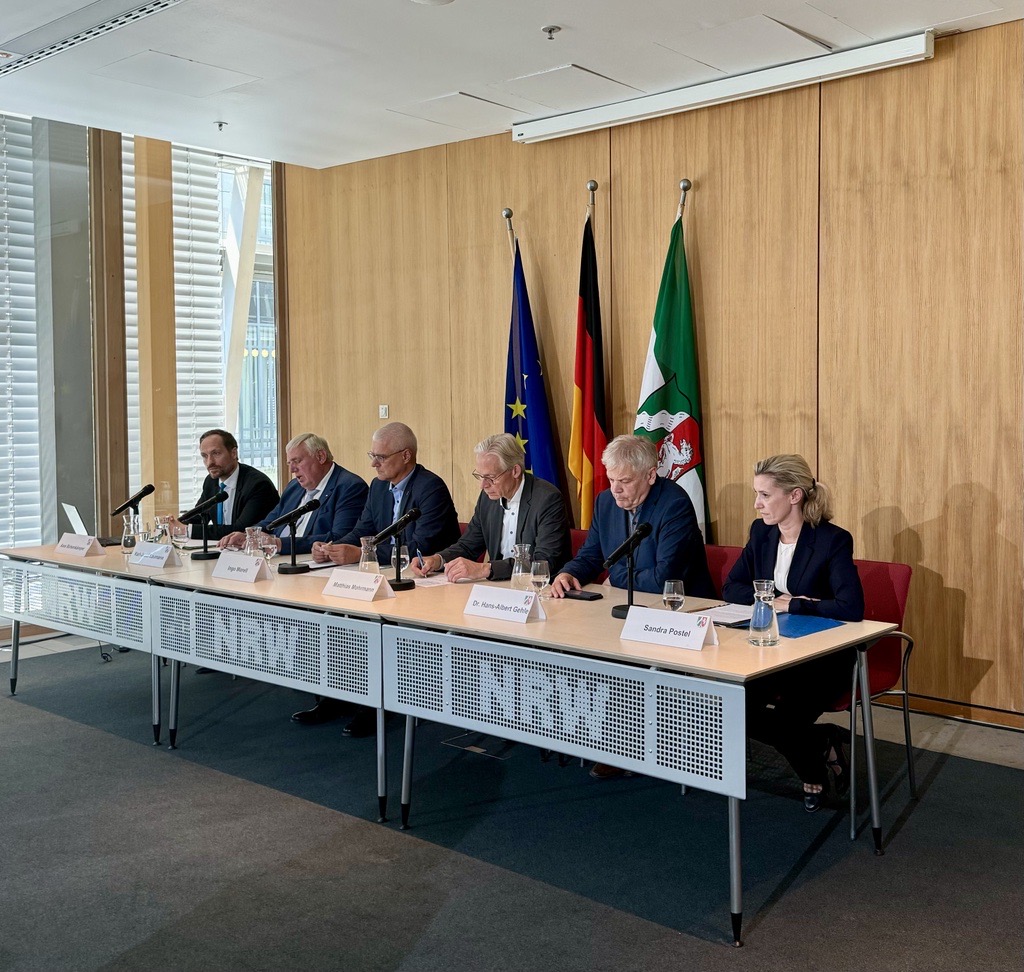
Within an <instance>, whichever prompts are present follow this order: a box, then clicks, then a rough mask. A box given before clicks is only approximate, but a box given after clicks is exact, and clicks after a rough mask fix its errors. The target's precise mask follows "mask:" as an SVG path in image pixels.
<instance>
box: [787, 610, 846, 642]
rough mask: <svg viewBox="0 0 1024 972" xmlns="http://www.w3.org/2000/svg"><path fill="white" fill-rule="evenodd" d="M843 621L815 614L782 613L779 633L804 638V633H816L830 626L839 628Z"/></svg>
mask: <svg viewBox="0 0 1024 972" xmlns="http://www.w3.org/2000/svg"><path fill="white" fill-rule="evenodd" d="M842 623H843V622H842V621H836V620H835V619H834V618H819V617H817V616H816V615H814V614H789V613H788V612H787V613H786V614H780V615H779V634H780V635H782V637H783V638H802V637H803V636H804V635H809V634H814V633H815V632H816V631H827V630H828V629H829V628H838V627H839V625H841V624H842Z"/></svg>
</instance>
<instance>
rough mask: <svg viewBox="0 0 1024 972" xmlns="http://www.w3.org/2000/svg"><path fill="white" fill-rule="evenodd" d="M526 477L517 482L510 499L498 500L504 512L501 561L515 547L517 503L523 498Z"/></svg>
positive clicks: (510, 554) (517, 520)
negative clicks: (516, 487)
mask: <svg viewBox="0 0 1024 972" xmlns="http://www.w3.org/2000/svg"><path fill="white" fill-rule="evenodd" d="M525 485H526V477H525V476H523V478H522V479H520V480H519V489H517V490H516V491H515V494H514V495H513V497H512V499H508V500H507V499H505V498H504V497H502V498H501V499H500V500H498V502H499V503H501V506H502V509H503V510H504V511H505V512H504V515H503V516H502V518H501V559H502V560H504V559H505V558H506V557H511V556H512V548H513V547H514V546H515V545H516V530H517V529H518V527H519V501H520V500H521V499H522V498H523V487H524V486H525Z"/></svg>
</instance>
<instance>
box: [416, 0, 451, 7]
mask: <svg viewBox="0 0 1024 972" xmlns="http://www.w3.org/2000/svg"><path fill="white" fill-rule="evenodd" d="M412 2H413V3H422V4H423V5H424V6H425V7H443V6H444V5H445V4H446V3H451V2H452V0H412Z"/></svg>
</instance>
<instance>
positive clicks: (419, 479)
mask: <svg viewBox="0 0 1024 972" xmlns="http://www.w3.org/2000/svg"><path fill="white" fill-rule="evenodd" d="M417 448H418V447H417V442H416V436H415V435H414V434H413V431H412V429H410V428H409V426H408V425H404V424H403V423H402V422H391V423H389V424H388V425H385V426H383V427H382V428H380V429H378V430H377V431H376V432H375V433H374V436H373V439H372V440H371V442H370V451H369V452H368V453H367V456H368V457H369V460H370V465H371V466H373V468H374V470H375V471H376V473H377V478H376V479H375V480H374V481H373V482H372V483H371V484H370V493H369V496H368V497H367V499H366V505H365V506H364V507H363V511H362V513H361V514H360V516H359V521H358V522H357V523H355V524H354V525H353V526H350V527H349V528H347V529H344V530H336V531H334V532H333V533H332V535H331V538H330V539H331V542H322V541H321V542H317V543H315V544H313V559H314V560H316V561H319V562H320V563H325V562H326V561H328V560H331V561H333V562H334V563H336V564H354V563H356V562H357V561H358V560H359V554H360V550H361V547H360V543H359V540H360V537H372V536H376V535H377V534H378V533H380V532H381V531H382V530H384V529H386V528H387V527H389V526H391V524H392V523H394V522H395V520H397V519H398V518H399V517H400V516H402V515H403V514H405V513H407V512H408V511H409V510H411V509H414V508H418V509H419V511H420V517H419V519H418V520H416V521H415V522H414V523H411V524H409V526H407V527H406V528H405V530H403V531H402V533H401V535H400V537H399V538H398V542H399V544H403V545H405V547H406V548H407V549H408V551H409V556H410V557H415V556H416V555H417V553H419V554H422V555H423V556H428V555H429V554H432V553H436V552H437V551H439V550H443V549H444V548H445V547H448V546H450V545H451V544H453V543H455V541H456V540H458V539H459V515H458V513H456V511H455V504H454V503H453V502H452V494H451V493H450V492H448V487H447V486H446V485H445V484H444V480H443V479H441V477H440V476H438V475H436V474H435V473H432V472H431V471H430V470H429V469H424V468H423V466H421V465H420V464H419V463H418V462H417V461H416V452H417ZM323 539H324V540H325V541H326V540H327V539H328V538H326V537H325V538H323ZM393 549H394V541H391V540H388V541H387V542H386V543H382V544H381V545H380V546H379V547H378V548H377V560H378V562H379V563H382V564H390V563H391V552H392V550H393ZM345 708H346V707H345V704H344V703H342V702H339V701H338V700H336V699H327V698H322V699H320V700H319V701H318V702H317V704H316V705H315V706H313V708H312V709H307V710H305V711H302V712H296V713H295V714H294V715H293V716H292V719H293V720H294V721H295V722H298V723H299V724H301V725H304V726H312V725H319V724H320V723H323V722H329V721H330V720H332V719H337V718H339V717H340V716H341V715H343V714H344V712H345ZM375 729H376V720H375V717H374V711H373V709H368V708H366V707H365V706H360V707H358V708H357V710H356V713H355V717H354V718H353V719H352V721H351V722H349V724H348V725H347V726H346V727H345V728H344V730H343V732H344V734H345V735H346V736H352V737H360V736H369V735H372V734H373V732H374V731H375Z"/></svg>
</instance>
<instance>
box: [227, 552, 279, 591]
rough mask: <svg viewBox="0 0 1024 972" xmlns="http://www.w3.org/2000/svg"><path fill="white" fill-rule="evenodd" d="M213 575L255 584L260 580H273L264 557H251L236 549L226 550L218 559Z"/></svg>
mask: <svg viewBox="0 0 1024 972" xmlns="http://www.w3.org/2000/svg"><path fill="white" fill-rule="evenodd" d="M213 576H214V577H220V578H222V579H224V580H233V581H241V582H242V583H243V584H253V583H255V582H256V581H258V580H271V579H272V578H271V575H270V568H269V567H268V566H267V562H266V561H265V560H264V559H263V558H262V557H249V556H247V555H246V554H244V553H240V552H239V551H237V550H235V551H232V550H225V551H224V552H223V553H222V554H221V555H220V557H219V558H218V559H217V566H216V567H214V568H213Z"/></svg>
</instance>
